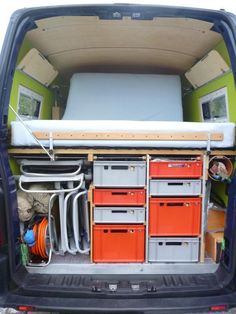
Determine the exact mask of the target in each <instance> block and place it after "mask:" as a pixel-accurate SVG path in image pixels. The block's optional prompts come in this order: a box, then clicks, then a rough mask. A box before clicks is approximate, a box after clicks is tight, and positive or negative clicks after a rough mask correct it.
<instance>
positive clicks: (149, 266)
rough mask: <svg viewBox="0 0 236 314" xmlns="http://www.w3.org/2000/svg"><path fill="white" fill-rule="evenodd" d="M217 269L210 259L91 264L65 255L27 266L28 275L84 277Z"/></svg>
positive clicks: (86, 257)
mask: <svg viewBox="0 0 236 314" xmlns="http://www.w3.org/2000/svg"><path fill="white" fill-rule="evenodd" d="M217 268H218V264H216V263H215V262H214V261H213V260H212V259H211V258H205V261H204V263H92V262H90V257H89V255H84V254H77V255H71V254H68V253H66V254H65V255H64V256H61V255H53V256H52V259H51V262H50V264H49V265H47V266H41V267H35V266H27V267H26V269H27V271H28V272H29V273H32V274H33V273H37V274H65V273H66V274H81V275H82V274H84V275H95V274H101V275H125V274H129V275H131V274H133V275H138V274H139V275H142V274H143V275H145V274H146V275H152V274H155V275H158V274H160V275H163V274H210V273H211V274H212V273H214V272H215V271H216V270H217Z"/></svg>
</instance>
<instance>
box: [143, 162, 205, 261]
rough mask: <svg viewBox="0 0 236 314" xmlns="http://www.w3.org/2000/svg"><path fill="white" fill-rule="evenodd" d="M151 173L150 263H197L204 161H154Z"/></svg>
mask: <svg viewBox="0 0 236 314" xmlns="http://www.w3.org/2000/svg"><path fill="white" fill-rule="evenodd" d="M149 169H150V173H149V176H150V181H149V194H150V197H149V239H148V252H149V253H148V254H149V256H148V260H149V262H197V261H198V260H199V236H200V232H201V203H202V202H201V197H200V195H201V185H202V184H201V177H202V160H201V159H199V158H195V159H183V160H175V159H172V160H171V159H156V160H155V159H154V160H151V161H150V165H149Z"/></svg>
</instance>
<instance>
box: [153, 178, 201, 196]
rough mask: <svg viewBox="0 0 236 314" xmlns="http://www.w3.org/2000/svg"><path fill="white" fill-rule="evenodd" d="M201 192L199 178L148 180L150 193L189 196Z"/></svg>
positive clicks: (154, 194)
mask: <svg viewBox="0 0 236 314" xmlns="http://www.w3.org/2000/svg"><path fill="white" fill-rule="evenodd" d="M200 194H201V180H150V195H153V196H188V195H189V196H191V195H200Z"/></svg>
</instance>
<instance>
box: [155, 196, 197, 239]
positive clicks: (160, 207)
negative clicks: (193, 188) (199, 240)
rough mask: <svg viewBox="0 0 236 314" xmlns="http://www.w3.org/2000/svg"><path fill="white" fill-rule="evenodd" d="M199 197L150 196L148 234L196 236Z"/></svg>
mask: <svg viewBox="0 0 236 314" xmlns="http://www.w3.org/2000/svg"><path fill="white" fill-rule="evenodd" d="M200 224H201V198H199V197H196V198H151V199H150V206H149V235H150V236H198V235H199V234H200Z"/></svg>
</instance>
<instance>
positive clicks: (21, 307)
mask: <svg viewBox="0 0 236 314" xmlns="http://www.w3.org/2000/svg"><path fill="white" fill-rule="evenodd" d="M18 310H19V311H21V312H28V311H30V312H31V311H33V312H34V311H35V310H36V308H35V307H33V306H30V305H19V306H18Z"/></svg>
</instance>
